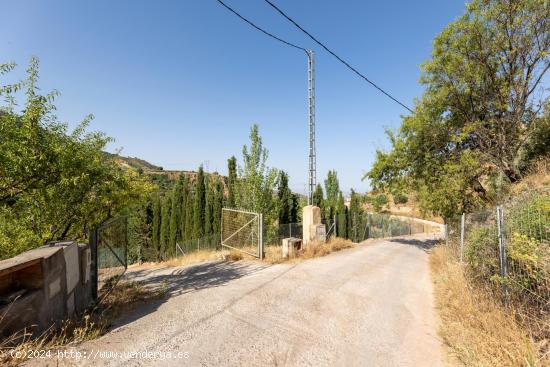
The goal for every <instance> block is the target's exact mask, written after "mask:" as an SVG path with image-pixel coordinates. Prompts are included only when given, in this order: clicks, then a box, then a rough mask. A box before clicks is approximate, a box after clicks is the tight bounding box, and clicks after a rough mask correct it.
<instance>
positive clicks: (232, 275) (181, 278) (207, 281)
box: [113, 261, 269, 327]
mask: <svg viewBox="0 0 550 367" xmlns="http://www.w3.org/2000/svg"><path fill="white" fill-rule="evenodd" d="M268 266H269V265H263V264H258V263H253V262H245V261H237V262H228V261H212V262H206V263H201V264H196V265H191V266H186V267H184V268H181V267H176V268H163V269H144V270H136V271H132V272H130V273H127V274H125V276H124V280H125V281H137V282H140V283H141V284H143V285H144V286H145V287H150V288H152V289H155V290H161V291H162V292H164V293H165V295H166V296H165V297H164V298H162V299H160V300H153V301H149V302H145V303H143V304H141V305H139V307H136V308H135V309H133V310H131V311H130V312H128V313H127V314H125V315H122V316H121V317H120V318H119V319H118V320H117V321H116V322H115V323H114V324H113V326H114V327H120V326H123V325H125V324H128V323H131V322H133V321H135V320H137V319H139V318H141V317H144V316H146V315H148V314H150V313H152V312H155V311H156V310H157V309H158V308H159V307H160V306H161V305H162V304H163V303H164V302H166V301H167V300H168V299H169V298H170V297H174V296H178V295H182V294H186V293H191V292H195V291H199V290H201V289H206V288H213V287H219V286H223V285H225V284H227V283H229V282H231V281H234V280H237V279H239V278H242V277H244V276H247V275H250V274H253V273H255V272H258V271H261V270H263V269H265V268H267V267H268Z"/></svg>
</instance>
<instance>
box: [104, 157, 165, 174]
mask: <svg viewBox="0 0 550 367" xmlns="http://www.w3.org/2000/svg"><path fill="white" fill-rule="evenodd" d="M107 154H108V155H109V156H111V157H113V158H114V159H115V160H116V161H117V162H119V163H120V165H121V166H123V167H127V168H134V169H136V170H138V171H143V172H145V171H162V167H160V166H156V165H154V164H152V163H149V162H147V161H146V160H144V159H141V158H137V157H123V156H121V155H117V154H112V153H107Z"/></svg>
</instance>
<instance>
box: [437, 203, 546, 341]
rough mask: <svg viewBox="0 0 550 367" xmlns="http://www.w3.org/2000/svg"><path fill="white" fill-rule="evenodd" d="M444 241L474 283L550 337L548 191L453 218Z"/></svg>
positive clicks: (541, 334) (521, 318)
mask: <svg viewBox="0 0 550 367" xmlns="http://www.w3.org/2000/svg"><path fill="white" fill-rule="evenodd" d="M445 243H446V245H447V246H448V247H449V249H450V250H451V253H452V254H454V256H455V257H456V260H457V261H459V262H461V263H462V264H463V265H464V266H465V270H466V273H467V275H468V279H469V280H470V281H471V282H472V284H473V285H475V286H477V287H483V288H485V289H486V290H487V291H489V292H491V293H492V294H494V296H495V297H497V298H498V299H501V300H502V302H503V304H505V305H506V306H508V307H509V308H510V309H511V310H512V311H513V312H514V313H515V314H516V316H517V318H518V319H520V320H521V321H523V322H525V323H528V324H529V325H530V327H531V329H533V328H535V329H536V330H535V333H536V334H538V335H539V336H541V337H544V338H549V337H550V323H549V322H548V320H550V196H549V195H548V193H542V194H541V193H535V194H527V195H522V196H521V197H518V198H516V199H515V200H513V201H512V202H509V203H507V204H505V205H502V206H498V207H494V208H490V209H486V210H480V211H477V212H475V213H465V214H463V215H462V216H459V217H454V218H450V219H448V220H447V225H446V239H445Z"/></svg>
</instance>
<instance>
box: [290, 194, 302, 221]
mask: <svg viewBox="0 0 550 367" xmlns="http://www.w3.org/2000/svg"><path fill="white" fill-rule="evenodd" d="M298 210H300V198H299V197H298V195H297V194H294V193H293V194H292V196H291V205H290V217H289V221H290V223H298Z"/></svg>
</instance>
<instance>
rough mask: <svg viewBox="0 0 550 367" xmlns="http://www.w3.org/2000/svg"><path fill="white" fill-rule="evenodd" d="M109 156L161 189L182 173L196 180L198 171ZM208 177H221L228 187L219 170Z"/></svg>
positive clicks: (134, 158) (207, 173)
mask: <svg viewBox="0 0 550 367" xmlns="http://www.w3.org/2000/svg"><path fill="white" fill-rule="evenodd" d="M107 154H108V155H109V156H112V157H114V159H115V161H116V162H117V163H118V164H120V165H121V166H122V167H123V168H126V169H134V170H136V171H138V172H139V173H141V174H144V175H147V176H148V177H149V179H150V180H151V182H153V183H155V184H157V185H158V186H159V188H160V189H161V190H168V189H170V188H171V187H172V185H173V184H174V183H175V182H176V180H177V179H178V177H179V176H180V175H182V174H184V175H186V176H187V179H188V180H189V181H190V182H191V183H193V182H195V179H196V176H197V172H196V171H186V170H164V169H163V167H162V166H157V165H155V164H153V163H150V162H148V161H146V160H144V159H141V158H137V157H124V156H120V155H115V154H111V153H107ZM205 174H206V175H207V176H208V177H213V178H214V179H216V178H221V180H222V182H223V184H224V188H225V189H227V187H226V177H225V176H221V175H220V174H219V173H218V172H205Z"/></svg>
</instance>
